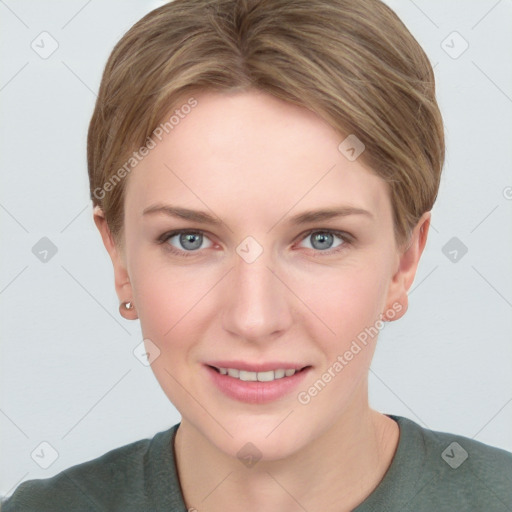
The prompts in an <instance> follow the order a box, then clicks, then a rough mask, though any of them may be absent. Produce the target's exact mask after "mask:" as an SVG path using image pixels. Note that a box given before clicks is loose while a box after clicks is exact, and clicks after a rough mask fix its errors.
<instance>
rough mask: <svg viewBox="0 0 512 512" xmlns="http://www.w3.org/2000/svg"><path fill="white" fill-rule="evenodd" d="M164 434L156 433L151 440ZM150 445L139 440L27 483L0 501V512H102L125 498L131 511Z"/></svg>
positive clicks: (140, 493)
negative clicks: (0, 502) (51, 475)
mask: <svg viewBox="0 0 512 512" xmlns="http://www.w3.org/2000/svg"><path fill="white" fill-rule="evenodd" d="M167 432H168V431H167ZM165 433H166V432H160V433H158V434H156V435H155V437H154V438H153V439H155V438H156V437H158V436H160V437H162V436H163V435H164V434H165ZM151 442H152V439H149V438H148V439H141V440H139V441H135V442H133V443H130V444H127V445H124V446H121V447H118V448H115V449H113V450H110V451H108V452H107V453H105V454H103V455H101V456H100V457H97V458H95V459H92V460H89V461H87V462H83V463H81V464H77V465H75V466H71V467H70V468H68V469H65V470H64V471H61V472H60V473H58V474H56V475H54V476H53V477H50V478H45V479H34V480H27V481H25V482H23V483H21V484H20V485H19V486H18V487H17V488H16V490H15V491H14V493H13V494H12V496H10V497H9V498H7V499H5V501H2V504H1V507H0V509H1V511H2V512H18V511H19V512H30V511H34V512H35V511H36V510H37V512H45V511H52V512H58V511H61V510H62V511H66V512H68V511H71V510H72V511H73V512H78V511H84V512H85V511H87V512H91V511H98V512H100V511H101V512H104V511H105V510H118V509H119V507H120V506H121V507H122V503H123V502H124V500H125V499H127V498H129V500H128V501H127V502H128V503H130V507H133V506H134V505H136V504H138V503H142V502H141V499H142V497H143V495H144V488H143V486H144V474H143V473H144V462H145V459H146V457H147V455H148V450H149V447H150V444H151ZM128 509H129V508H128V507H127V508H126V509H125V510H128ZM119 510H122V508H121V509H119Z"/></svg>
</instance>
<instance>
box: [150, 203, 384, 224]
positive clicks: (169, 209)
mask: <svg viewBox="0 0 512 512" xmlns="http://www.w3.org/2000/svg"><path fill="white" fill-rule="evenodd" d="M148 214H165V215H168V216H170V217H176V218H178V219H184V220H189V221H192V222H198V223H202V224H210V225H212V226H219V225H221V224H223V222H222V220H221V219H219V218H218V217H215V216H213V215H211V214H209V213H208V212H205V211H200V210H190V209H188V208H182V207H179V206H172V205H166V204H155V205H152V206H148V207H147V208H145V209H144V210H143V212H142V215H148ZM349 215H365V216H368V217H370V218H373V217H374V216H373V214H372V213H370V212H369V211H368V210H364V209H362V208H356V207H353V206H342V207H337V208H324V209H320V210H308V211H305V212H302V213H299V214H298V215H295V216H293V217H290V218H288V219H287V220H286V223H287V224H290V225H301V224H308V223H311V222H319V221H323V220H329V219H333V218H336V217H347V216H349Z"/></svg>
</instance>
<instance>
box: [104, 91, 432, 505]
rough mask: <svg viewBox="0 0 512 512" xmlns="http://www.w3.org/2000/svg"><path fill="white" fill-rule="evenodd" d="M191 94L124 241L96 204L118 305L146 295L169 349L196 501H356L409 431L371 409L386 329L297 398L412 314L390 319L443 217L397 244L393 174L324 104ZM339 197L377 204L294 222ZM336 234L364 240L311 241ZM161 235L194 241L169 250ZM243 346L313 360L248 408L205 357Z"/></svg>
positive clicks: (160, 339) (152, 324)
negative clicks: (246, 450)
mask: <svg viewBox="0 0 512 512" xmlns="http://www.w3.org/2000/svg"><path fill="white" fill-rule="evenodd" d="M194 97H195V98H196V99H197V101H198V105H197V106H196V107H195V108H194V109H193V110H192V112H191V113H190V114H189V115H187V116H186V117H185V119H183V120H181V121H180V123H179V125H177V126H176V127H175V128H174V129H173V131H172V132H170V133H169V135H168V136H166V137H165V138H164V140H163V141H162V142H159V143H158V145H157V147H156V148H154V149H153V150H152V151H151V152H150V153H149V155H148V156H147V157H145V158H144V160H143V161H141V163H140V164H139V165H138V166H137V167H136V168H135V169H134V170H133V171H132V172H131V174H130V175H129V176H128V178H126V179H128V182H127V188H126V195H125V215H124V239H123V241H122V243H120V244H119V246H118V245H116V244H115V243H114V241H113V238H112V236H111V234H110V232H109V229H108V226H107V224H106V221H105V219H104V217H103V214H102V212H101V210H100V209H99V208H96V209H95V212H94V220H95V223H96V225H97V227H98V229H99V231H100V233H101V235H102V239H103V242H104V244H105V247H106V249H107V251H108V252H109V254H110V257H111V259H112V262H113V266H114V274H115V286H116V291H117V294H118V297H119V300H120V301H121V302H123V301H127V300H131V301H132V302H133V303H134V305H135V311H134V312H133V313H125V315H126V316H127V318H137V317H138V318H139V319H140V322H141V327H142V331H143V335H144V338H149V339H150V340H151V341H152V343H154V344H155V345H157V346H158V348H159V349H160V351H161V353H160V356H159V357H158V358H157V359H156V360H155V361H154V362H153V363H152V369H153V372H154V374H155V376H156V378H157V379H158V382H159V383H160V385H161V387H162V389H163V391H164V392H165V393H166V395H167V396H168V398H169V400H170V401H171V402H172V403H173V404H174V405H175V407H176V408H177V409H178V411H179V412H180V414H181V416H182V421H181V425H180V427H179V429H178V432H177V436H176V441H175V452H176V457H177V467H178V474H179V478H180V483H181V487H182V491H183V495H184V498H185V503H186V506H187V507H189V508H191V507H195V508H196V509H197V510H199V511H201V512H203V511H220V510H222V511H224V512H225V511H227V510H233V511H234V510H242V509H243V510H247V511H253V510H254V511H261V510H269V511H273V510H279V511H280V512H283V511H285V512H286V511H290V512H291V511H298V510H303V509H304V508H305V509H306V510H324V511H331V510H332V511H334V510H336V511H338V512H339V511H340V510H347V511H348V510H352V509H353V508H354V507H355V506H357V505H358V504H360V503H361V502H362V501H364V499H365V498H366V497H367V496H368V495H369V494H370V493H371V492H372V491H373V490H374V489H375V487H376V486H377V485H378V483H379V482H380V481H381V480H382V478H383V476H384V474H385V472H386V470H387V469H388V467H389V465H390V464H391V461H392V458H393V455H394V453H395V451H396V447H397V443H398V438H399V429H398V426H397V424H396V423H395V422H394V421H393V420H392V419H390V418H388V417H387V416H385V415H383V414H381V413H379V412H377V411H375V410H373V409H371V408H370V407H369V404H368V371H369V366H370V363H371V359H372V357H373V353H374V350H375V342H376V340H377V337H376V336H375V337H373V338H372V339H371V340H370V342H369V343H368V344H367V345H366V346H364V348H362V350H361V351H360V352H359V353H358V354H357V355H355V356H354V358H353V359H352V360H351V361H350V362H348V364H347V365H346V366H345V367H344V368H343V370H342V371H341V372H339V373H337V374H336V376H335V377H334V378H333V379H331V381H330V382H329V383H328V384H327V385H326V386H325V387H324V389H323V390H322V391H321V392H319V393H318V394H317V395H316V396H315V397H314V398H312V399H311V401H310V402H309V403H308V404H307V405H303V404H301V403H299V401H298V400H297V393H298V392H299V391H304V390H307V389H308V388H309V387H310V386H312V385H313V384H314V383H315V381H317V380H318V379H319V378H321V376H322V374H323V373H324V372H325V371H327V369H328V368H329V367H332V365H333V363H334V362H335V361H336V358H337V356H338V355H341V354H344V352H345V351H346V350H348V349H349V347H350V345H351V343H352V341H353V340H354V339H356V337H357V335H358V334H359V333H361V332H362V331H364V329H365V328H367V327H369V326H372V325H375V322H376V320H378V319H380V318H382V316H381V314H384V316H386V312H389V311H390V310H391V309H393V305H395V309H396V306H397V304H398V305H399V307H400V308H401V311H399V312H396V311H395V310H394V313H395V315H394V317H393V318H388V320H397V319H398V318H400V317H401V316H402V315H403V314H404V313H405V312H406V310H407V290H408V289H409V288H410V286H411V284H412V282H413V279H414V275H415V272H416V269H417V265H418V262H419V259H420V256H421V253H422V251H423V248H424V246H425V243H426V239H427V233H428V228H429V223H430V213H429V212H426V213H425V214H424V215H423V216H422V218H421V219H420V220H419V222H418V224H417V226H416V227H415V228H414V230H413V232H412V236H411V238H410V243H409V244H408V245H407V247H404V248H400V247H398V246H397V244H396V242H395V238H394V234H393V219H392V206H391V202H390V199H389V197H390V196H389V190H388V188H387V185H386V183H385V182H384V181H383V180H382V179H381V178H379V177H378V176H376V175H375V174H374V173H373V172H372V171H371V169H368V168H367V167H365V165H364V164H363V163H362V161H361V160H362V159H361V158H358V159H356V160H355V161H353V162H351V161H349V160H348V159H347V158H346V157H345V156H344V155H343V154H342V153H340V151H339V150H338V145H339V144H340V142H341V141H342V140H343V139H344V138H345V136H342V135H340V134H338V133H336V132H335V131H334V130H333V129H332V128H331V127H330V126H329V125H328V124H327V123H325V122H324V121H323V120H322V119H321V118H320V117H319V116H317V115H316V114H315V113H313V112H311V111H309V110H307V109H304V108H301V107H298V106H295V105H291V104H289V103H286V102H283V101H281V100H279V99H276V98H274V97H272V96H269V95H266V94H264V93H261V92H257V91H249V92H247V91H246V92H237V93H215V92H205V91H203V92H201V93H200V94H198V95H195V96H194ZM157 203H165V204H172V205H175V206H182V207H185V208H190V209H195V210H203V211H208V212H209V213H211V214H213V215H215V216H217V217H219V218H220V219H221V220H222V222H223V224H221V225H220V226H210V225H205V224H203V223H197V222H192V221H189V220H181V219H176V218H172V217H170V216H167V215H165V214H163V213H161V214H150V215H143V213H142V212H143V210H144V209H145V208H147V207H149V206H152V205H154V204H157ZM338 206H353V207H358V208H362V209H365V210H367V211H369V212H370V213H371V216H370V215H356V214H353V215H348V216H344V217H338V218H333V219H330V220H323V221H318V222H312V223H309V224H307V225H300V226H293V225H288V224H287V222H286V221H287V219H288V218H289V217H291V216H293V215H296V214H298V213H301V212H304V211H306V210H316V209H320V208H325V207H338ZM175 229H201V230H203V231H204V232H205V236H204V238H203V242H202V244H201V245H200V246H199V249H192V250H191V249H190V247H195V246H193V244H190V243H189V244H188V245H187V244H186V243H185V245H183V244H180V240H179V236H175V237H174V238H171V239H169V240H168V241H167V242H165V243H161V244H159V243H157V239H158V238H159V237H160V236H161V235H163V234H165V233H166V232H169V231H171V230H175ZM326 230H337V231H342V232H346V233H349V234H350V235H351V236H352V241H351V242H348V241H345V242H343V241H342V239H341V238H338V237H337V236H334V237H333V239H332V241H329V240H328V241H327V242H324V245H320V244H318V243H317V244H315V241H314V240H312V238H313V239H314V235H315V231H316V232H318V231H326ZM311 231H313V233H311ZM247 236H252V237H253V238H254V239H255V240H257V242H258V243H259V244H260V246H261V247H262V248H263V253H262V254H261V255H260V256H259V257H258V258H257V259H256V260H255V261H254V262H252V263H250V264H248V263H247V262H246V261H244V259H242V258H241V257H240V256H239V255H238V253H237V252H236V248H237V246H238V245H239V244H240V242H242V241H243V240H244V239H245V238H246V237H247ZM199 243H201V242H198V244H199ZM313 244H315V245H313ZM343 244H344V245H343ZM166 245H167V247H168V246H173V247H174V248H175V249H177V250H181V251H182V252H184V253H186V252H187V249H188V252H189V253H191V252H192V253H193V254H192V256H191V257H183V256H178V255H173V254H171V253H170V252H169V251H168V250H166ZM340 246H343V248H342V250H341V251H339V252H337V253H334V254H330V255H328V254H325V253H326V252H332V251H335V250H336V249H337V248H339V247H340ZM318 247H320V248H318ZM322 248H325V249H322ZM194 251H195V252H194ZM235 358H237V359H242V360H245V361H249V362H262V361H269V360H282V361H291V362H300V363H305V364H310V365H312V367H313V368H312V370H311V372H310V374H309V375H308V376H307V379H306V381H305V382H304V384H303V385H302V384H301V386H300V388H299V389H297V390H296V391H293V392H291V393H290V394H289V395H287V396H285V397H283V398H281V399H279V400H276V401H274V402H271V403H269V404H259V405H257V404H246V403H243V402H238V401H235V400H232V399H231V398H228V397H226V396H225V395H224V394H223V393H221V392H220V391H219V390H218V389H217V388H216V387H214V386H212V385H211V383H210V381H209V379H208V378H207V377H208V375H207V373H206V371H205V369H204V367H203V363H204V362H206V361H209V360H210V361H211V360H214V359H228V360H233V359H235ZM249 441H250V442H251V443H252V444H253V445H255V446H256V447H257V449H258V450H259V452H260V453H261V459H260V460H259V461H258V462H257V463H256V464H255V465H254V466H252V467H246V466H245V465H244V464H242V463H241V461H240V460H239V459H238V458H237V452H238V451H239V450H240V449H241V448H242V447H243V446H244V445H245V444H246V443H247V442H249Z"/></svg>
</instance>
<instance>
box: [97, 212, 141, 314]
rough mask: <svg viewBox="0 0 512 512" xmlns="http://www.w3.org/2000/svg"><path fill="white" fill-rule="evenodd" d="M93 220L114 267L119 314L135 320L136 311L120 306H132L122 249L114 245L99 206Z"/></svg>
mask: <svg viewBox="0 0 512 512" xmlns="http://www.w3.org/2000/svg"><path fill="white" fill-rule="evenodd" d="M93 218H94V223H95V224H96V227H97V228H98V231H99V232H100V234H101V238H102V240H103V245H104V246H105V249H107V252H108V254H109V256H110V259H111V260H112V265H113V266H114V282H115V287H116V293H117V297H118V298H119V302H120V303H121V305H120V307H119V312H120V313H121V315H122V316H123V317H124V318H126V319H128V320H135V319H136V318H137V313H136V309H135V308H132V309H130V310H128V309H126V308H124V307H123V306H122V304H123V303H125V302H131V303H132V304H133V290H132V286H131V283H130V277H129V275H128V271H127V270H126V261H125V256H124V253H123V248H122V247H120V246H118V245H117V244H116V243H115V241H114V238H113V236H112V233H111V232H110V229H109V227H108V224H107V220H106V218H105V214H104V212H103V210H102V209H101V208H100V207H99V206H95V207H94V210H93Z"/></svg>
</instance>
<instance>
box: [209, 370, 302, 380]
mask: <svg viewBox="0 0 512 512" xmlns="http://www.w3.org/2000/svg"><path fill="white" fill-rule="evenodd" d="M217 369H218V370H219V371H220V373H221V374H222V375H229V376H230V377H234V378H235V379H240V380H243V381H246V382H256V381H259V382H271V381H273V380H277V379H282V378H283V377H285V376H286V377H291V376H292V375H294V374H295V372H297V371H298V370H293V369H289V370H284V369H278V370H270V371H268V372H248V371H245V370H237V369H236V368H217Z"/></svg>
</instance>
